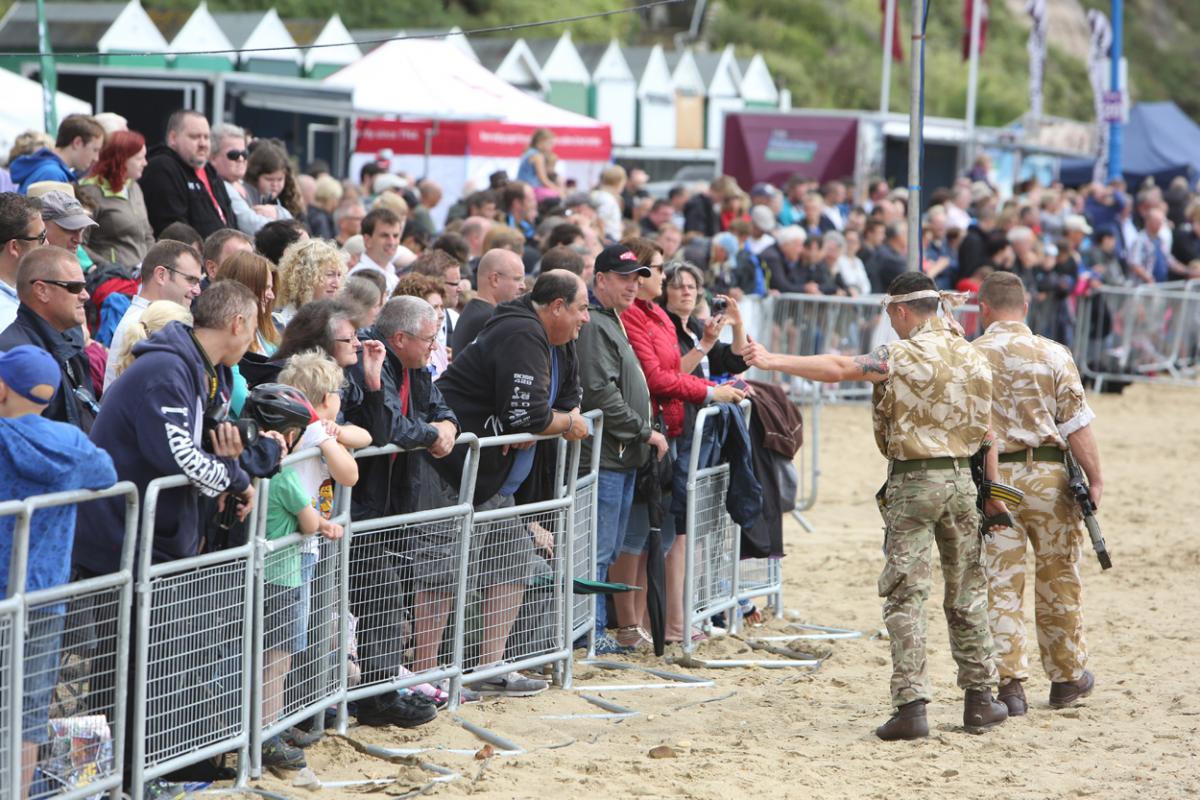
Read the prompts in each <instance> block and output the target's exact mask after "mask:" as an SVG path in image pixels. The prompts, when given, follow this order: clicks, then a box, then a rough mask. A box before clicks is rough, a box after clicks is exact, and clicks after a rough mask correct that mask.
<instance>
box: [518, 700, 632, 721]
mask: <svg viewBox="0 0 1200 800" xmlns="http://www.w3.org/2000/svg"><path fill="white" fill-rule="evenodd" d="M579 697H580V699H582V700H586V701H587V702H589V703H591V704H592V705H594V706H597V707H599V708H602V709H604V713H600V714H597V713H590V714H546V715H545V716H543V717H542V719H552V720H563V719H615V720H623V719H629V718H630V717H636V716H638V715H639V714H641V713H642V712H640V711H635V710H633V709H632V708H626V707H625V706H622V705H617V704H616V703H614V702H612V701H611V700H605V699H604V698H602V697H593V696H592V695H590V694H581V695H579Z"/></svg>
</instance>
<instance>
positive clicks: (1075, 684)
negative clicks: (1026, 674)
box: [1050, 669, 1096, 708]
mask: <svg viewBox="0 0 1200 800" xmlns="http://www.w3.org/2000/svg"><path fill="white" fill-rule="evenodd" d="M1095 685H1096V676H1095V675H1093V674H1092V673H1091V670H1086V669H1085V670H1084V671H1083V674H1082V675H1080V676H1079V680H1076V681H1067V682H1065V683H1052V684H1050V707H1051V708H1066V707H1068V706H1072V705H1074V704H1075V702H1076V701H1078V700H1082V699H1083V698H1085V697H1087V696H1088V695H1089V694H1091V693H1092V687H1093V686H1095Z"/></svg>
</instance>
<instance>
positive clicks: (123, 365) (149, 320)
mask: <svg viewBox="0 0 1200 800" xmlns="http://www.w3.org/2000/svg"><path fill="white" fill-rule="evenodd" d="M168 322H182V323H183V324H184V325H188V326H191V324H192V312H190V311H188V310H187V309H186V308H184V307H183V306H181V305H179V304H178V303H175V302H172V301H170V300H155V301H154V302H153V303H151V304H150V305H148V306H146V310H145V311H143V312H142V318H141V319H140V320H139V321H138V322H137V324H136V325H132V326H130V328H129V330H127V331H126V332H125V336H124V338H122V339H121V344H120V345H119V346H118V347H117V349H116V350H114V351H112V352H111V353H109V354H108V357H109V360H111V361H112V363H113V364H114V365H115V366H114V367H113V370H114V373H115V374H116V377H117V378H119V377H121V373H122V372H124V371H125V370H127V369H129V365H130V364H132V363H133V346H134V345H135V344H137V343H138V342H141V341H144V340H145V339H148V338H149V337H150V336H151V335H153V334H155V333H158V332H159V331H160V330H162V329H163V328H165V327H166V326H167V323H168Z"/></svg>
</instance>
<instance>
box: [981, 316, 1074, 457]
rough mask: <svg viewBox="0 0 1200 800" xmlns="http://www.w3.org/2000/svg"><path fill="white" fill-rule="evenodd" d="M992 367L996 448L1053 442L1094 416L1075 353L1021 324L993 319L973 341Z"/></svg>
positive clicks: (1059, 442)
mask: <svg viewBox="0 0 1200 800" xmlns="http://www.w3.org/2000/svg"><path fill="white" fill-rule="evenodd" d="M975 346H976V347H978V348H979V350H980V352H982V353H983V354H984V355H985V356H986V357H987V360H988V363H989V364H991V366H992V430H993V432H994V433H995V434H996V446H997V447H998V448H999V451H998V452H1001V453H1011V452H1013V451H1014V450H1024V449H1025V448H1027V447H1041V446H1043V445H1054V446H1055V447H1061V448H1065V447H1066V446H1067V442H1066V437H1068V436H1070V435H1071V434H1072V433H1074V432H1075V431H1077V430H1079V429H1080V428H1083V427H1084V426H1086V425H1087V424H1088V423H1090V422H1091V421H1092V420H1093V419H1095V417H1096V415H1095V414H1093V413H1092V409H1091V408H1089V407H1088V404H1087V401H1086V400H1085V399H1084V396H1083V384H1082V383H1081V382H1080V380H1079V370H1078V369H1077V368H1076V367H1075V361H1074V359H1072V358H1071V353H1070V351H1069V350H1067V348H1065V347H1063V346H1062V345H1061V344H1059V343H1058V342H1055V341H1051V340H1050V339H1046V338H1044V337H1042V336H1034V335H1033V333H1031V332H1030V330H1029V328H1028V326H1026V325H1025V324H1024V323H1022V322H1008V321H1000V322H993V323H992V324H991V325H990V326H989V327H988V329H987V332H985V333H984V334H983V336H980V337H979V338H978V339H976V340H975Z"/></svg>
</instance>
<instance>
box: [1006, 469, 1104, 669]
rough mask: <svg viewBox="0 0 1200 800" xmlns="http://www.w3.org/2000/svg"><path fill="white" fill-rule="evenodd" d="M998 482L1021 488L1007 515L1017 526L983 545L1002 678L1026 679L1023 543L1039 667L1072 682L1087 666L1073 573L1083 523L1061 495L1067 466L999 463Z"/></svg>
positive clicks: (1067, 498) (1078, 587)
mask: <svg viewBox="0 0 1200 800" xmlns="http://www.w3.org/2000/svg"><path fill="white" fill-rule="evenodd" d="M1000 480H1001V481H1003V482H1004V483H1008V484H1012V485H1013V486H1016V487H1017V488H1018V489H1020V490H1021V491H1023V492H1025V502H1024V503H1022V505H1021V507H1020V508H1019V509H1016V510H1015V511H1014V512H1013V516H1014V517H1015V518H1016V520H1017V526H1016V527H1015V528H1005V529H1004V530H1002V531H996V532H995V533H994V534H992V536H991V537H990V538H989V539H988V542H987V544H986V546H985V549H986V552H985V559H986V562H985V563H986V565H987V575H988V591H989V594H990V603H989V610H988V621H989V622H990V624H991V627H992V637H993V638H994V639H995V641H996V654H997V659H998V661H999V669H1000V680H1001V681H1007V680H1010V679H1013V678H1016V679H1018V680H1025V679H1027V678H1028V677H1029V655H1028V640H1027V638H1026V634H1025V609H1024V597H1025V570H1026V550H1027V544H1028V545H1032V547H1033V554H1034V565H1035V566H1034V592H1033V596H1034V618H1035V620H1036V625H1037V641H1038V650H1039V651H1040V652H1041V657H1042V667H1043V668H1044V669H1045V670H1046V675H1047V676H1048V677H1049V678H1050V680H1051V681H1053V682H1055V683H1061V682H1064V681H1073V680H1076V679H1078V678H1079V676H1080V675H1082V674H1083V668H1084V667H1085V666H1087V643H1086V642H1085V641H1084V637H1083V613H1082V612H1083V585H1082V583H1081V581H1080V578H1079V554H1080V548H1081V545H1082V542H1083V520H1082V519H1081V517H1080V515H1079V510H1078V508H1077V507H1076V505H1075V502H1074V501H1073V500H1072V499H1071V497H1070V495H1069V494H1068V493H1067V470H1066V468H1065V467H1064V466H1063V465H1062V464H1055V463H1053V462H1046V461H1036V462H1034V463H1033V465H1032V466H1028V465H1026V464H1023V463H1008V464H1001V465H1000Z"/></svg>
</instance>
